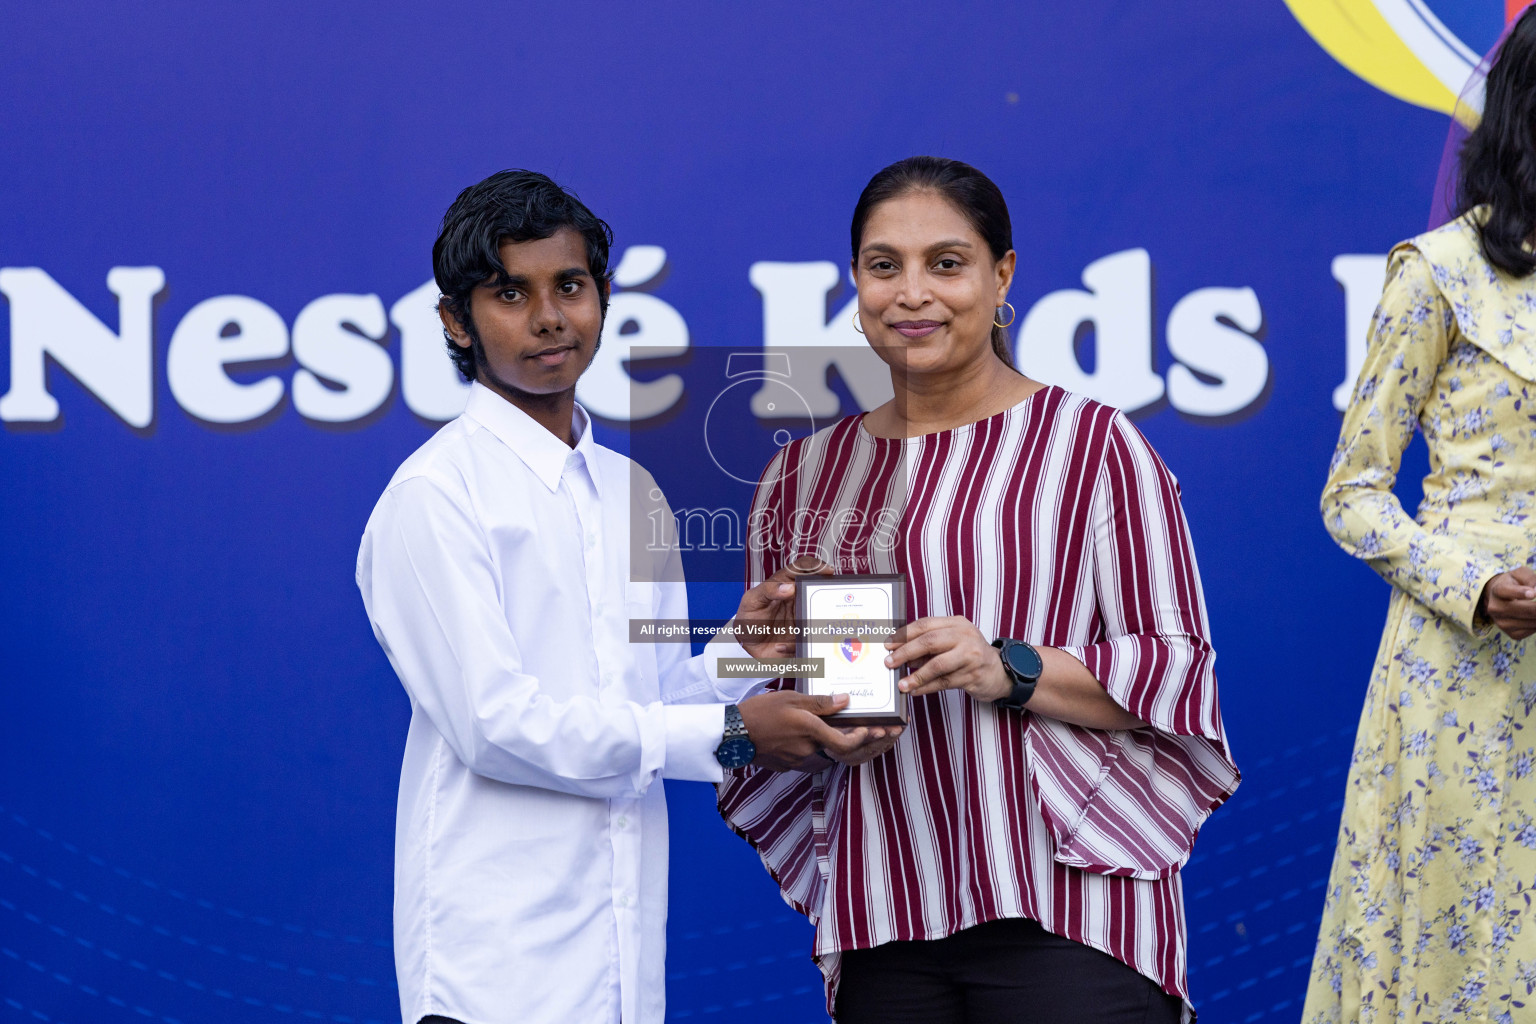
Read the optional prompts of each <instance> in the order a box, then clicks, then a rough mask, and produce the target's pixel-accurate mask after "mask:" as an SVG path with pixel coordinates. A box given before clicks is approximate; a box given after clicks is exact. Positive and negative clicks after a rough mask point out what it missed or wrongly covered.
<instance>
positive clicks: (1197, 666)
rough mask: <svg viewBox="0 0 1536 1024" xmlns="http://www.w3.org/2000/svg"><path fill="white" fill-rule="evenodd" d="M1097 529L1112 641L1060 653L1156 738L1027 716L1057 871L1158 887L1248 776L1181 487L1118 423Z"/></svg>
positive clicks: (1097, 498) (1097, 583)
mask: <svg viewBox="0 0 1536 1024" xmlns="http://www.w3.org/2000/svg"><path fill="white" fill-rule="evenodd" d="M1091 524H1092V526H1091V529H1092V537H1091V540H1090V545H1091V549H1092V558H1093V569H1092V580H1093V586H1094V592H1095V597H1096V599H1097V604H1098V608H1099V614H1100V617H1101V619H1102V622H1103V634H1104V639H1103V640H1101V641H1099V642H1098V643H1093V644H1089V645H1086V646H1081V647H1063V648H1061V649H1062V650H1065V651H1067V652H1068V653H1070V654H1072V655H1073V656H1074V657H1076V658H1077V659H1078V660H1080V661H1081V662H1082V663H1083V664H1084V665H1086V666H1087V667H1088V670H1089V671H1090V672H1092V673H1093V675H1094V677H1095V678H1096V679H1098V680H1099V682H1100V683H1102V684H1103V686H1104V689H1105V691H1106V692H1107V693H1108V694H1109V696H1110V697H1111V698H1112V699H1113V700H1114V701H1115V703H1117V704H1119V705H1120V706H1121V707H1123V708H1125V709H1126V710H1127V711H1129V712H1130V713H1131V714H1133V715H1135V716H1136V717H1137V718H1139V719H1141V720H1142V721H1144V722H1147V723H1148V725H1149V728H1144V729H1135V730H1114V731H1109V730H1099V729H1088V728H1084V727H1082V726H1076V725H1070V724H1068V723H1065V722H1060V721H1057V720H1055V719H1051V718H1044V717H1042V716H1038V715H1032V716H1029V718H1028V719H1027V722H1028V727H1027V730H1026V742H1027V743H1028V744H1029V749H1030V753H1031V757H1030V771H1031V783H1032V784H1033V785H1034V787H1035V791H1036V793H1037V794H1038V796H1039V798H1040V803H1041V806H1042V808H1043V810H1044V812H1045V817H1046V820H1047V822H1048V824H1049V825H1050V827H1051V830H1052V833H1053V836H1054V838H1055V841H1056V859H1057V860H1058V861H1060V862H1062V863H1064V864H1068V865H1071V866H1073V867H1078V868H1082V869H1084V870H1088V871H1096V872H1100V873H1104V874H1114V875H1127V876H1130V877H1133V878H1161V877H1164V876H1166V875H1168V874H1171V873H1173V872H1174V871H1176V870H1178V868H1179V867H1180V866H1182V865H1183V864H1184V862H1185V861H1186V860H1188V858H1189V854H1190V851H1191V849H1192V848H1193V845H1194V839H1195V834H1196V833H1197V832H1198V830H1199V828H1200V825H1201V823H1202V822H1204V821H1205V819H1206V818H1207V817H1208V816H1209V815H1210V814H1211V812H1212V811H1213V810H1215V809H1216V808H1217V807H1218V806H1220V805H1221V803H1222V802H1223V801H1225V800H1226V799H1227V797H1229V796H1231V794H1232V793H1233V791H1234V790H1236V788H1237V785H1238V782H1239V781H1240V779H1241V776H1240V774H1239V773H1238V770H1237V766H1236V765H1235V764H1234V763H1233V760H1232V755H1231V753H1230V752H1229V750H1228V749H1227V741H1226V734H1225V732H1224V730H1223V727H1222V722H1221V710H1220V706H1219V703H1218V701H1217V697H1216V676H1215V672H1214V662H1215V659H1216V655H1215V652H1214V651H1213V650H1212V649H1211V644H1210V641H1209V639H1208V638H1209V635H1210V630H1209V627H1208V626H1207V624H1206V616H1205V598H1204V596H1203V594H1202V592H1201V588H1200V574H1199V570H1198V569H1197V567H1196V565H1195V553H1194V547H1193V545H1192V544H1191V542H1190V536H1189V526H1188V524H1187V523H1186V522H1185V519H1184V511H1183V508H1182V507H1181V506H1180V504H1179V490H1178V484H1177V482H1176V481H1175V480H1174V478H1173V474H1172V473H1170V472H1169V471H1168V467H1167V466H1165V465H1164V464H1163V462H1162V460H1161V459H1160V458H1158V456H1157V453H1156V452H1154V451H1153V450H1152V447H1151V446H1150V445H1149V444H1148V443H1147V441H1146V439H1145V438H1144V437H1142V435H1141V433H1140V431H1138V430H1137V429H1136V428H1135V427H1134V426H1132V425H1131V423H1130V421H1129V420H1127V419H1126V418H1125V416H1124V415H1123V414H1120V413H1116V414H1115V417H1114V421H1113V423H1112V424H1111V426H1110V432H1109V438H1108V444H1107V449H1106V456H1105V460H1104V465H1103V467H1102V468H1101V470H1100V473H1099V478H1098V480H1097V482H1096V484H1095V489H1094V499H1093V511H1092V516H1091Z"/></svg>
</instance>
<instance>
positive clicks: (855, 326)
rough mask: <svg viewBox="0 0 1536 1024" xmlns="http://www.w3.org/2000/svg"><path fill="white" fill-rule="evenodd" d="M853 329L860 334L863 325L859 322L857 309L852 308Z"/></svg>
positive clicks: (862, 330) (862, 331)
mask: <svg viewBox="0 0 1536 1024" xmlns="http://www.w3.org/2000/svg"><path fill="white" fill-rule="evenodd" d="M853 329H854V330H856V331H858V332H859V333H860V334H863V333H864V325H863V324H862V323H860V322H859V311H858V310H854V311H853Z"/></svg>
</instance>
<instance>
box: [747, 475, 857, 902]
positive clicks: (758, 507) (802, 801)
mask: <svg viewBox="0 0 1536 1024" xmlns="http://www.w3.org/2000/svg"><path fill="white" fill-rule="evenodd" d="M790 451H791V450H790V449H789V448H783V449H780V450H779V454H778V455H776V456H775V457H774V459H773V461H771V462H770V463H769V464H768V468H767V469H765V470H764V471H763V476H762V479H760V480H759V481H758V484H757V491H756V493H755V494H754V495H753V497H752V512H751V515H750V516H749V517H748V526H747V586H749V587H755V586H757V585H758V584H759V583H761V582H763V580H765V579H767V578H768V577H769V576H771V575H773V574H774V573H775V572H778V571H779V569H780V568H782V567H783V563H784V562H785V561H786V558H787V556H786V551H787V548H788V541H787V532H786V523H785V521H784V518H783V516H784V512H783V510H784V509H785V508H788V507H790V503H789V502H787V501H785V500H784V494H783V492H784V490H785V488H786V487H787V486H788V485H789V480H788V478H787V476H786V473H785V469H784V467H785V465H786V462H787V460H788V459H789V457H790ZM787 685H789V684H788V683H787V682H786V681H785V680H774V681H773V682H771V683H769V684H768V688H769V689H781V688H783V687H785V686H787ZM833 770H836V769H833ZM825 782H826V773H818V774H807V773H804V772H775V771H768V770H766V769H761V768H752V767H747V768H738V769H736V770H735V771H728V772H726V773H725V780H724V781H723V782H721V784H720V787H719V791H718V800H719V808H720V816H721V817H722V818H724V819H725V823H726V824H727V825H729V826H730V828H731V830H732V831H733V832H735V833H736V834H737V835H739V836H741V838H743V839H745V840H746V841H747V842H748V843H751V844H752V847H753V849H755V850H756V851H757V853H758V856H759V857H761V858H762V861H763V866H764V867H766V868H767V869H768V874H769V875H771V876H772V877H773V879H774V881H776V882H777V883H778V884H779V890H780V892H781V893H782V894H783V897H784V901H785V902H786V903H788V904H789V905H790V906H791V907H794V908H795V909H796V910H798V911H799V912H800V913H802V914H804V915H806V916H807V917H809V918H810V919H811V921H812V922H815V921H816V920H817V918H818V917H819V916H820V913H821V905H822V898H823V896H824V895H825V892H826V874H825V872H824V870H823V861H824V858H825V856H826V850H825V829H824V828H822V827H818V822H819V821H822V820H824V806H823V803H824V796H825Z"/></svg>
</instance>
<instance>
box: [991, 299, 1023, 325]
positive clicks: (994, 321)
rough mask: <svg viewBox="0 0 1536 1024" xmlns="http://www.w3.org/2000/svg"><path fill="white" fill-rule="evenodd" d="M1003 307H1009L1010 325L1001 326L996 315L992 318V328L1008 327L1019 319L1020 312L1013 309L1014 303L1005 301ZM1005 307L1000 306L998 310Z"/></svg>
mask: <svg viewBox="0 0 1536 1024" xmlns="http://www.w3.org/2000/svg"><path fill="white" fill-rule="evenodd" d="M1003 306H1007V307H1008V323H1007V324H1000V323H998V322H997V317H996V315H994V316H993V317H992V326H993V327H1007V326H1008V324H1011V323H1013V322H1014V321H1015V320H1017V319H1018V316H1019V312H1018V310H1016V309H1014V308H1013V303H1011V302H1007V301H1004V302H1003ZM1003 306H998V307H997V308H998V309H1002V308H1003Z"/></svg>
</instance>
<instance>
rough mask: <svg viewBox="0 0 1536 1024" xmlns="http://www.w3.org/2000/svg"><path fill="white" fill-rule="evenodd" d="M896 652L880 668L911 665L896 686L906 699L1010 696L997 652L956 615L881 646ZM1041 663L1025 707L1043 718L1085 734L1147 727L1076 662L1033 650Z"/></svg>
mask: <svg viewBox="0 0 1536 1024" xmlns="http://www.w3.org/2000/svg"><path fill="white" fill-rule="evenodd" d="M886 646H887V647H893V648H895V649H894V650H893V651H891V653H890V656H889V657H887V658H886V660H885V663H886V664H887V665H890V666H892V667H895V666H898V665H912V666H915V668H914V669H913V672H912V674H911V675H909V676H907V678H905V679H903V680H902V681H901V684H900V685H901V688H902V690H903V691H905V692H906V693H907V694H908V695H909V696H912V697H918V696H921V695H922V694H925V693H937V692H938V691H940V690H964V691H965V692H966V693H968V694H970V695H971V697H972V698H974V699H975V700H980V701H988V702H991V701H995V700H1001V699H1002V698H1003V697H1006V696H1008V695H1009V694H1010V693H1012V692H1013V680H1012V679H1010V678H1009V676H1008V673H1007V672H1006V671H1005V670H1004V669H1003V659H1002V656H1001V655H1000V654H999V652H998V650H997V648H996V647H993V646H992V645H991V644H990V643H988V642H987V638H986V637H984V636H982V634H981V630H979V629H977V628H976V627H975V626H973V625H971V623H970V621H969V620H968V619H965V618H963V617H961V616H958V615H951V616H947V617H945V618H929V619H918V620H917V621H916V622H912V623H908V624H907V625H906V626H904V627H902V628H901V629H900V630H898V631H897V632H896V635H895V636H894V637H892V638H891V639H890V640H889V641H887V643H886ZM1035 651H1036V653H1038V654H1039V655H1040V660H1041V662H1043V663H1044V670H1043V671H1042V672H1041V673H1040V682H1039V685H1037V686H1036V687H1035V693H1034V696H1032V697H1031V698H1030V699H1029V703H1028V704H1027V705H1025V710H1026V711H1027V712H1028V713H1029V714H1032V715H1043V716H1045V717H1046V718H1054V719H1056V720H1057V721H1060V722H1070V723H1071V724H1073V725H1081V726H1084V727H1086V728H1089V729H1141V728H1144V727H1145V726H1146V725H1147V723H1146V722H1144V721H1142V720H1141V719H1139V718H1137V717H1136V716H1135V715H1133V714H1131V713H1130V712H1129V711H1127V710H1125V709H1124V708H1122V707H1121V706H1120V705H1119V704H1116V703H1115V701H1114V699H1113V698H1112V697H1110V695H1109V694H1108V693H1107V692H1105V690H1104V686H1103V684H1102V683H1100V682H1099V681H1098V680H1097V679H1095V678H1094V677H1093V673H1092V672H1090V671H1088V668H1087V666H1085V665H1084V664H1083V663H1082V662H1081V661H1078V660H1077V659H1076V658H1075V657H1073V656H1072V655H1071V654H1068V653H1067V652H1066V651H1061V650H1057V649H1056V648H1054V647H1038V646H1037V647H1035Z"/></svg>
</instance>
